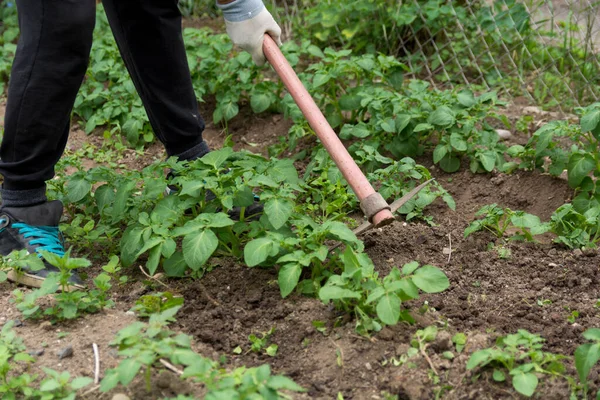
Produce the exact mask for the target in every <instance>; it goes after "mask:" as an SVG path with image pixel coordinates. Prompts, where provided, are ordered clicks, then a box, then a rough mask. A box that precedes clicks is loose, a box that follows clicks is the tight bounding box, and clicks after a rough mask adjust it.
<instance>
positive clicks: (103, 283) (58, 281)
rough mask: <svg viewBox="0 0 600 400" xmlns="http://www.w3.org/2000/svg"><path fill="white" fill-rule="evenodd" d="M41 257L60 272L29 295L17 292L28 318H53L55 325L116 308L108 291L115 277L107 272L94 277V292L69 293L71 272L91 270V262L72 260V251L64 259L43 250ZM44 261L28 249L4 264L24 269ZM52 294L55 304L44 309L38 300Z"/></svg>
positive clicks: (16, 253) (22, 310) (12, 255)
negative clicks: (104, 309)
mask: <svg viewBox="0 0 600 400" xmlns="http://www.w3.org/2000/svg"><path fill="white" fill-rule="evenodd" d="M41 255H42V257H43V258H44V259H45V260H46V261H47V262H48V263H49V264H50V265H53V266H55V267H56V268H58V270H59V272H54V273H50V274H48V276H47V278H46V279H45V280H44V282H43V283H42V286H41V287H40V288H39V289H36V290H33V291H31V292H29V293H28V294H24V293H23V292H22V291H21V290H19V289H17V290H15V291H14V292H13V295H14V302H15V303H16V305H17V309H18V310H19V311H21V313H22V314H23V316H24V317H25V318H41V317H42V316H49V317H50V319H51V320H52V321H53V322H57V321H63V320H68V319H74V318H77V316H78V315H79V314H80V313H82V312H86V313H95V312H98V311H100V310H102V309H103V308H107V307H111V306H112V305H113V301H112V300H110V299H109V297H108V291H109V290H110V288H111V287H112V285H111V283H110V280H111V278H110V276H109V275H108V274H106V273H101V274H99V275H98V276H96V278H94V281H93V282H94V286H95V288H94V289H91V290H88V291H82V290H71V291H69V282H68V280H69V277H70V275H71V271H73V270H74V269H80V268H86V267H88V266H89V265H90V262H89V261H88V260H87V259H85V258H73V257H71V251H70V249H69V250H68V251H67V252H66V253H65V254H64V255H63V256H59V255H56V254H53V253H49V252H46V251H42V252H41ZM36 259H37V261H36ZM40 262H41V260H40V259H39V258H38V256H37V255H35V254H34V255H30V254H27V250H21V251H15V252H12V253H11V254H10V255H8V256H4V257H3V261H2V263H3V264H4V265H8V266H12V267H14V268H17V269H18V268H21V267H23V266H28V267H31V265H35V264H36V263H40ZM38 267H39V265H38ZM41 267H43V264H42V265H41ZM17 273H18V271H17ZM48 295H52V297H53V299H54V301H53V303H52V304H51V305H50V306H49V307H47V308H45V309H42V308H41V307H40V305H39V301H38V300H40V299H41V298H43V297H45V296H48Z"/></svg>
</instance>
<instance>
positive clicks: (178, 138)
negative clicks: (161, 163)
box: [103, 0, 208, 159]
mask: <svg viewBox="0 0 600 400" xmlns="http://www.w3.org/2000/svg"><path fill="white" fill-rule="evenodd" d="M103 4H104V9H105V10H106V15H107V16H108V20H109V23H110V26H111V29H112V31H113V34H114V36H115V40H116V41H117V44H118V46H119V50H120V52H121V56H122V57H123V60H124V61H125V65H126V66H127V70H128V71H129V73H130V75H131V77H132V79H133V82H134V84H135V87H136V89H137V91H138V93H139V94H140V97H141V98H142V102H143V103H144V107H145V109H146V112H147V114H148V118H149V120H150V123H151V125H152V128H153V130H154V133H155V135H156V137H157V138H158V139H159V140H160V141H161V142H162V143H163V144H164V145H165V148H166V150H167V154H168V155H169V156H173V155H177V156H179V157H180V158H182V159H189V158H195V157H198V156H202V155H204V154H205V153H207V152H208V147H207V145H206V142H204V141H203V139H202V131H203V130H204V121H203V120H202V117H201V116H200V113H199V112H198V104H197V100H196V95H195V94H194V89H193V87H192V80H191V76H190V70H189V66H188V63H187V57H186V54H185V47H184V43H183V35H182V28H181V13H180V12H179V9H178V8H177V1H176V0H103Z"/></svg>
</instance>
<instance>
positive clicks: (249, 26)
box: [217, 0, 281, 66]
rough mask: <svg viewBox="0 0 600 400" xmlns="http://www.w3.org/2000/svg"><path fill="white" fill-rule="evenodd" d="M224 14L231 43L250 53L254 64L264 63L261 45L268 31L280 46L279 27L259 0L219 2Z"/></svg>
mask: <svg viewBox="0 0 600 400" xmlns="http://www.w3.org/2000/svg"><path fill="white" fill-rule="evenodd" d="M217 5H218V7H219V8H221V9H222V10H223V15H224V16H225V26H226V28H227V34H228V35H229V37H230V38H231V41H232V42H233V44H235V45H237V46H239V47H241V48H242V49H244V50H246V51H247V52H248V53H250V54H251V55H252V60H254V62H255V63H256V65H259V66H260V65H264V63H265V61H266V58H265V54H264V53H263V49H262V45H263V41H264V35H265V33H268V34H269V35H270V36H271V37H272V38H273V40H274V41H275V43H277V45H278V46H281V28H280V27H279V25H278V24H277V22H275V20H274V19H273V16H272V15H271V13H270V12H269V11H268V10H267V9H266V8H265V5H264V4H263V2H262V1H261V0H236V1H234V2H231V3H228V4H219V3H217Z"/></svg>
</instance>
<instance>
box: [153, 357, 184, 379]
mask: <svg viewBox="0 0 600 400" xmlns="http://www.w3.org/2000/svg"><path fill="white" fill-rule="evenodd" d="M158 361H159V362H160V363H161V364H162V365H164V366H165V367H167V369H168V370H169V371H172V372H175V373H176V374H177V375H183V371H182V370H180V369H178V368H177V367H176V366H174V365H173V364H171V363H170V362H168V361H167V360H165V359H163V358H161V359H159V360H158Z"/></svg>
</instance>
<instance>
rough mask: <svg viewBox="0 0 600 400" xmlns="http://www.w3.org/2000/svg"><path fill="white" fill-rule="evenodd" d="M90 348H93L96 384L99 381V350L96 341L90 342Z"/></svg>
mask: <svg viewBox="0 0 600 400" xmlns="http://www.w3.org/2000/svg"><path fill="white" fill-rule="evenodd" d="M92 348H93V349H94V385H97V384H98V382H100V352H99V351H98V345H97V344H96V343H92Z"/></svg>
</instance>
